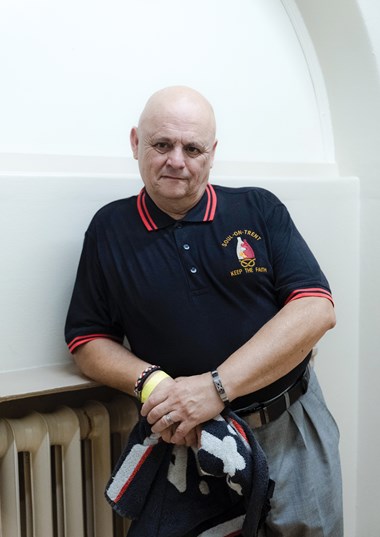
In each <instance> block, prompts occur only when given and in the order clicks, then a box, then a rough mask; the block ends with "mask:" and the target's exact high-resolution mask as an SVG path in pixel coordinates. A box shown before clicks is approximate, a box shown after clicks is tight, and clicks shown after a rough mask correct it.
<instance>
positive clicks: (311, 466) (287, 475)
mask: <svg viewBox="0 0 380 537" xmlns="http://www.w3.org/2000/svg"><path fill="white" fill-rule="evenodd" d="M254 433H255V435H256V437H257V439H258V441H259V443H260V444H261V446H262V448H263V450H264V452H265V453H266V456H267V459H268V465H269V472H270V476H271V478H272V479H273V480H274V481H275V482H276V486H275V491H274V495H273V498H272V501H271V505H272V509H271V511H270V513H269V515H268V518H267V520H266V522H265V525H264V526H263V527H262V528H261V529H260V531H259V534H258V535H259V537H343V514H342V481H341V471H340V459H339V451H338V442H339V431H338V428H337V425H336V423H335V421H334V419H333V417H332V416H331V414H330V412H329V410H328V408H327V407H326V404H325V401H324V398H323V395H322V392H321V389H320V387H319V383H318V380H317V378H316V375H315V372H314V371H313V370H312V371H311V377H310V384H309V389H308V391H307V393H306V394H305V395H303V396H302V397H300V399H299V400H298V401H296V402H295V403H294V404H293V405H292V406H291V407H290V408H289V409H288V410H287V411H286V412H285V413H284V414H282V415H281V416H280V418H278V420H276V421H274V422H272V423H269V424H267V425H264V426H262V427H260V428H257V429H255V430H254Z"/></svg>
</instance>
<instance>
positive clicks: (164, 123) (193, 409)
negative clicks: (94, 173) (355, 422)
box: [66, 87, 342, 537]
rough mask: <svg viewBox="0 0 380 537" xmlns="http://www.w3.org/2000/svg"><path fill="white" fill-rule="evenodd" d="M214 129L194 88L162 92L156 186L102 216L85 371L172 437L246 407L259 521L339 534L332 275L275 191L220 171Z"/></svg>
mask: <svg viewBox="0 0 380 537" xmlns="http://www.w3.org/2000/svg"><path fill="white" fill-rule="evenodd" d="M215 131H216V128H215V118H214V113H213V110H212V107H211V105H210V104H209V103H208V101H207V100H206V99H205V98H204V97H203V96H202V95H200V94H199V93H198V92H196V91H194V90H193V89H190V88H186V87H169V88H165V89H163V90H161V91H158V92H157V93H155V94H154V95H153V96H152V97H151V98H150V99H149V101H148V102H147V104H146V106H145V108H144V110H143V112H142V114H141V117H140V120H139V124H138V127H137V128H136V127H135V128H133V129H132V131H131V145H132V150H133V155H134V158H136V159H137V160H138V162H139V168H140V173H141V177H142V180H143V182H144V188H143V189H142V191H141V192H140V194H139V195H138V196H135V197H132V198H129V199H126V200H120V201H117V202H114V203H111V204H109V205H107V206H106V207H104V208H103V209H101V210H100V211H99V212H98V213H97V215H96V216H95V218H94V219H93V221H92V222H91V224H90V227H89V229H88V231H87V233H86V238H85V243H84V247H83V252H82V256H81V261H80V265H79V269H78V275H77V280H76V284H75V288H74V292H73V297H72V301H71V305H70V309H69V313H68V319H67V324H66V340H67V343H68V345H69V348H70V350H71V351H72V352H73V354H74V359H75V361H76V363H77V364H78V366H79V368H80V369H81V370H82V372H83V373H84V374H85V375H87V376H89V377H91V378H93V379H95V380H97V381H99V382H101V383H103V384H106V385H109V386H112V387H114V388H117V389H119V390H122V391H124V392H127V393H129V394H134V393H136V394H137V395H138V396H139V397H140V398H141V395H142V402H143V403H144V404H143V406H142V410H141V414H142V415H143V416H147V419H148V421H149V423H150V424H152V431H153V432H155V433H159V434H161V436H162V438H163V440H164V441H166V442H172V443H173V444H186V445H189V446H191V445H196V443H197V438H198V432H199V426H200V425H201V424H202V423H204V422H206V421H208V420H209V419H211V418H213V417H215V416H216V415H218V414H219V413H220V412H221V411H222V410H223V408H224V406H225V404H230V405H231V406H232V408H233V409H234V410H236V411H239V410H241V409H245V410H244V411H242V412H241V414H242V415H246V416H247V417H246V420H247V421H248V423H249V424H250V425H251V426H253V427H254V430H255V434H256V436H257V438H258V439H259V441H260V443H261V445H262V447H263V449H264V451H265V453H266V456H267V459H268V464H269V469H270V473H271V477H272V478H273V479H274V481H275V482H276V487H275V492H274V497H273V499H272V510H271V512H270V515H269V517H268V519H267V522H266V525H265V527H264V528H262V530H261V531H262V533H261V535H263V536H264V535H266V536H279V535H281V536H286V537H298V536H299V537H301V536H302V537H305V536H310V537H317V536H324V537H326V536H329V537H338V536H341V535H342V513H341V481H340V468H339V455H338V432H337V429H336V426H335V423H334V421H333V419H332V418H331V416H330V414H329V412H328V410H327V408H326V406H325V403H324V401H323V398H322V395H321V393H320V389H319V386H318V382H317V380H316V377H315V373H314V372H313V371H311V372H310V368H309V367H308V363H309V360H310V356H311V351H312V349H313V347H314V345H315V344H316V343H317V342H318V340H319V339H320V338H321V337H322V336H323V335H324V334H325V332H326V331H327V330H329V329H331V328H333V327H334V325H335V315H334V308H333V305H332V298H331V293H330V289H329V286H328V283H327V281H326V279H325V277H324V275H323V273H322V272H321V270H320V268H319V266H318V264H317V262H316V260H315V259H314V257H313V255H312V254H311V252H310V250H309V249H308V247H307V245H306V244H305V242H304V241H303V239H302V237H301V236H300V234H299V233H298V231H297V229H296V228H295V226H294V224H293V222H292V220H291V219H290V217H289V214H288V212H287V210H286V208H285V207H284V206H283V204H282V203H281V202H280V201H279V200H278V199H277V198H276V197H275V196H274V195H273V194H271V193H270V192H268V191H265V190H263V189H257V188H240V189H233V188H222V187H217V186H212V185H211V184H210V183H209V182H208V179H209V173H210V169H211V167H212V165H213V160H214V155H215V149H216V146H217V141H216V137H215ZM125 336H126V337H127V339H128V342H129V346H130V349H131V350H129V349H127V348H126V347H125V346H123V344H122V343H123V339H124V337H125ZM156 366H160V368H161V369H158V368H156ZM211 371H212V372H213V373H211ZM164 372H165V373H166V374H165V373H164ZM309 375H310V382H309V387H308V389H307V384H308V376H309ZM306 389H307V391H306ZM144 391H145V393H144ZM305 391H306V393H305ZM272 400H273V401H272ZM268 401H270V403H268ZM258 404H260V405H261V407H262V408H260V409H259V410H258V409H257V408H256V407H257V405H258ZM247 409H248V410H247Z"/></svg>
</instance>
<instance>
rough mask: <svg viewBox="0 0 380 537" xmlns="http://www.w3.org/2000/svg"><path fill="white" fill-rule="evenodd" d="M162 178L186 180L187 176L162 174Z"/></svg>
mask: <svg viewBox="0 0 380 537" xmlns="http://www.w3.org/2000/svg"><path fill="white" fill-rule="evenodd" d="M161 179H169V180H171V181H186V178H185V177H177V176H176V175H161Z"/></svg>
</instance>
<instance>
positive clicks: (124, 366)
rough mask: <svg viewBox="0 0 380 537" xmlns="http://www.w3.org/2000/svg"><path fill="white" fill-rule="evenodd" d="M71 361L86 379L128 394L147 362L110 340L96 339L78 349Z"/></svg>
mask: <svg viewBox="0 0 380 537" xmlns="http://www.w3.org/2000/svg"><path fill="white" fill-rule="evenodd" d="M73 357H74V360H75V362H76V364H77V365H78V367H79V369H80V370H81V371H82V373H83V374H84V375H86V376H87V377H89V378H91V379H93V380H96V381H97V382H100V383H101V384H105V385H106V386H110V387H111V388H116V389H118V390H121V391H123V392H126V393H128V394H130V395H133V393H134V392H133V389H134V385H135V382H136V379H137V378H138V376H139V375H140V373H141V372H142V371H143V370H144V369H146V368H147V367H148V366H149V365H151V364H149V363H147V362H145V361H143V360H140V359H139V358H137V357H136V356H135V355H134V354H133V353H132V352H131V351H129V350H128V349H126V348H125V347H123V346H122V345H120V344H119V343H116V342H115V341H112V340H110V339H105V338H99V339H95V340H93V341H90V342H88V343H85V344H84V345H81V346H80V347H78V349H77V350H76V351H75V353H74V355H73Z"/></svg>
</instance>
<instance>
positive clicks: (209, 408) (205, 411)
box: [142, 297, 335, 443]
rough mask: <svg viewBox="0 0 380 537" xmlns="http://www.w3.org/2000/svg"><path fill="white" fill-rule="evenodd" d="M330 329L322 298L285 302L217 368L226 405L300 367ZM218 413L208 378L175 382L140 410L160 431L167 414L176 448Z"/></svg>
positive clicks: (330, 308)
mask: <svg viewBox="0 0 380 537" xmlns="http://www.w3.org/2000/svg"><path fill="white" fill-rule="evenodd" d="M334 326H335V312H334V308H333V306H332V304H331V302H330V301H329V300H327V299H325V298H317V297H308V298H301V299H299V300H294V301H293V302H289V303H288V304H287V305H286V306H284V307H283V308H282V309H281V310H280V311H279V312H278V313H277V315H275V317H273V318H272V319H271V320H270V321H268V322H267V323H266V324H265V325H264V326H263V327H262V328H261V329H260V330H259V331H258V332H257V333H256V334H255V335H254V336H253V337H252V338H251V339H250V340H248V341H247V342H246V343H245V344H244V345H243V346H242V347H240V348H239V349H238V350H237V351H235V352H234V353H233V354H232V355H231V356H230V357H229V358H228V359H227V360H225V362H223V363H222V364H221V365H220V366H219V367H218V371H219V375H220V377H221V380H222V382H223V386H224V388H225V391H226V393H227V395H228V397H229V399H230V401H232V400H234V399H236V398H237V397H241V396H243V395H247V394H249V393H252V392H254V391H256V390H259V389H260V388H263V387H264V386H268V385H269V384H271V383H272V382H274V381H276V380H278V379H279V378H281V377H283V376H284V375H286V374H287V373H289V372H290V371H291V370H292V369H294V368H295V367H296V366H297V365H298V364H300V363H301V362H302V360H303V359H304V358H305V356H306V355H307V354H308V353H309V351H310V350H311V349H312V348H313V347H314V345H315V344H316V343H317V342H318V341H319V340H320V339H321V337H322V336H323V335H324V334H325V333H326V332H327V331H328V330H330V329H331V328H333V327H334ZM222 409H223V403H222V402H221V400H220V398H219V395H218V394H217V392H216V390H215V388H214V385H213V382H212V379H211V375H210V373H204V374H202V375H194V376H191V377H184V378H180V379H177V381H176V384H175V386H174V387H173V385H170V387H169V386H168V387H165V385H162V386H160V390H158V389H156V390H155V391H154V392H153V393H152V395H151V396H150V398H149V399H148V401H147V402H146V403H145V404H144V406H143V408H142V414H143V415H147V416H148V421H149V422H150V423H151V424H154V426H153V431H154V432H161V431H162V430H163V429H164V428H165V427H166V424H165V420H163V419H162V418H163V416H164V415H165V414H168V413H169V412H170V416H171V418H172V419H173V420H174V421H176V422H179V423H178V427H177V430H176V432H175V434H174V436H173V437H172V439H171V441H172V442H173V443H177V442H178V441H179V440H180V439H181V438H182V437H183V436H185V435H186V434H187V433H188V432H189V431H190V430H191V429H193V428H194V427H196V426H197V425H198V424H200V423H203V422H204V421H207V420H209V419H211V418H213V417H215V416H216V415H217V414H218V413H219V412H220V411H221V410H222Z"/></svg>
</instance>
